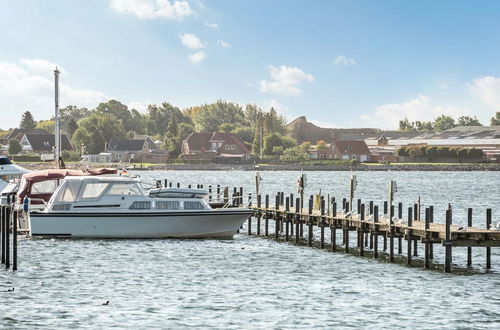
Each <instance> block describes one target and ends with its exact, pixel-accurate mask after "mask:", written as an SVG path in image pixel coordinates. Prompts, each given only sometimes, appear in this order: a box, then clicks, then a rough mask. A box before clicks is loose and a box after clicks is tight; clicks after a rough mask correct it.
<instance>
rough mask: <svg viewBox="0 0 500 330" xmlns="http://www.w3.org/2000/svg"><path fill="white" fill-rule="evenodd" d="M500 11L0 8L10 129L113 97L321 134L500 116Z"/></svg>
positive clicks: (169, 0)
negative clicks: (208, 106)
mask: <svg viewBox="0 0 500 330" xmlns="http://www.w3.org/2000/svg"><path fill="white" fill-rule="evenodd" d="M499 18H500V2H498V1H457V0H455V1H444V0H441V1H413V2H410V1H368V0H365V1H353V0H350V1H347V0H346V1H333V0H332V1H325V0H323V1H319V0H318V1H292V0H282V1H278V0H276V1H264V0H259V1H257V0H254V1H246V0H241V1H222V0H219V1H209V0H205V1H196V0H194V1H192V0H186V1H182V0H178V1H173V0H109V1H108V0H87V1H62V0H54V1H36V0H32V1H28V0H18V1H8V0H0V31H1V33H0V45H1V46H0V111H1V114H2V122H1V123H0V128H3V129H6V128H8V127H14V126H16V125H17V124H18V123H19V119H20V116H21V114H22V112H24V111H26V110H30V111H31V112H32V113H33V114H34V116H35V119H45V118H48V117H50V116H51V114H52V113H53V82H52V79H53V78H52V70H53V66H54V65H56V64H57V65H59V66H60V67H62V70H63V72H62V74H61V83H62V86H61V87H62V94H61V105H62V106H65V105H69V104H75V105H79V106H86V107H89V108H93V107H95V106H96V105H97V104H98V103H99V102H102V101H105V100H107V99H109V98H116V99H118V100H120V101H122V102H124V103H126V104H128V105H130V106H132V107H135V108H138V109H140V110H144V109H145V107H146V105H147V104H156V103H161V102H163V101H167V102H170V103H172V104H174V105H177V106H179V107H188V106H194V105H199V104H202V103H209V102H213V101H215V100H217V99H219V98H222V99H227V100H231V101H235V102H239V103H241V104H246V103H255V104H258V105H260V106H262V107H264V108H266V109H267V108H269V107H271V106H274V107H275V108H277V109H278V110H279V111H280V112H281V113H282V114H284V115H285V116H286V117H287V118H289V119H293V118H294V117H296V116H300V115H306V116H307V118H308V119H309V120H311V121H313V122H315V123H318V124H319V125H322V126H329V127H381V128H388V129H389V128H397V122H398V120H399V119H402V118H404V117H408V118H409V119H410V120H431V119H433V118H435V117H437V116H438V115H440V114H448V115H451V116H453V117H455V118H457V117H458V116H460V115H472V116H474V115H475V116H477V117H478V118H479V119H480V120H481V121H482V122H483V123H488V122H489V118H490V117H492V116H493V114H494V112H495V111H500V19H499Z"/></svg>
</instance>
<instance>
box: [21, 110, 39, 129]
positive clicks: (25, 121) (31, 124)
mask: <svg viewBox="0 0 500 330" xmlns="http://www.w3.org/2000/svg"><path fill="white" fill-rule="evenodd" d="M35 127H36V122H35V119H33V115H32V114H31V112H29V111H25V112H24V113H23V115H22V117H21V123H20V124H19V128H21V129H33V128H35Z"/></svg>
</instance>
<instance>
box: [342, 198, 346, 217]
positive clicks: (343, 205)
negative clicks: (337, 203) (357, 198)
mask: <svg viewBox="0 0 500 330" xmlns="http://www.w3.org/2000/svg"><path fill="white" fill-rule="evenodd" d="M346 201H347V200H346V198H345V197H344V198H342V210H344V212H345V213H347V209H346V207H345V206H346V205H345V203H346Z"/></svg>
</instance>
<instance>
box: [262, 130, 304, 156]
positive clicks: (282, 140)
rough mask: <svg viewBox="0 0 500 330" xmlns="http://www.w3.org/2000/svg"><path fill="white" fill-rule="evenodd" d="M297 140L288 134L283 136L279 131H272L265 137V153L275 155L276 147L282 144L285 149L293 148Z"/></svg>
mask: <svg viewBox="0 0 500 330" xmlns="http://www.w3.org/2000/svg"><path fill="white" fill-rule="evenodd" d="M296 145H297V142H296V141H295V140H294V139H293V138H291V137H288V136H282V135H281V134H278V133H272V134H270V135H268V136H266V137H265V138H264V154H266V155H273V154H274V147H278V146H281V147H283V150H285V149H288V148H293V147H295V146H296Z"/></svg>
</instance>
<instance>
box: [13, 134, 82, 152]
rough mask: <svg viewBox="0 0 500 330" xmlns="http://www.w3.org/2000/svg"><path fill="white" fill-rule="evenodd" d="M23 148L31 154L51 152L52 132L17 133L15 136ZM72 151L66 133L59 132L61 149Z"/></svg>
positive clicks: (53, 145) (53, 142) (52, 143)
mask: <svg viewBox="0 0 500 330" xmlns="http://www.w3.org/2000/svg"><path fill="white" fill-rule="evenodd" d="M15 138H16V139H17V140H18V141H19V142H20V143H21V146H22V148H23V152H25V153H33V154H40V155H42V154H52V153H54V149H55V136H54V134H46V133H45V134H32V133H26V134H18V135H17V136H16V137H15ZM64 150H66V151H73V146H72V145H71V142H70V141H69V138H68V136H67V135H66V134H61V151H64Z"/></svg>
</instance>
